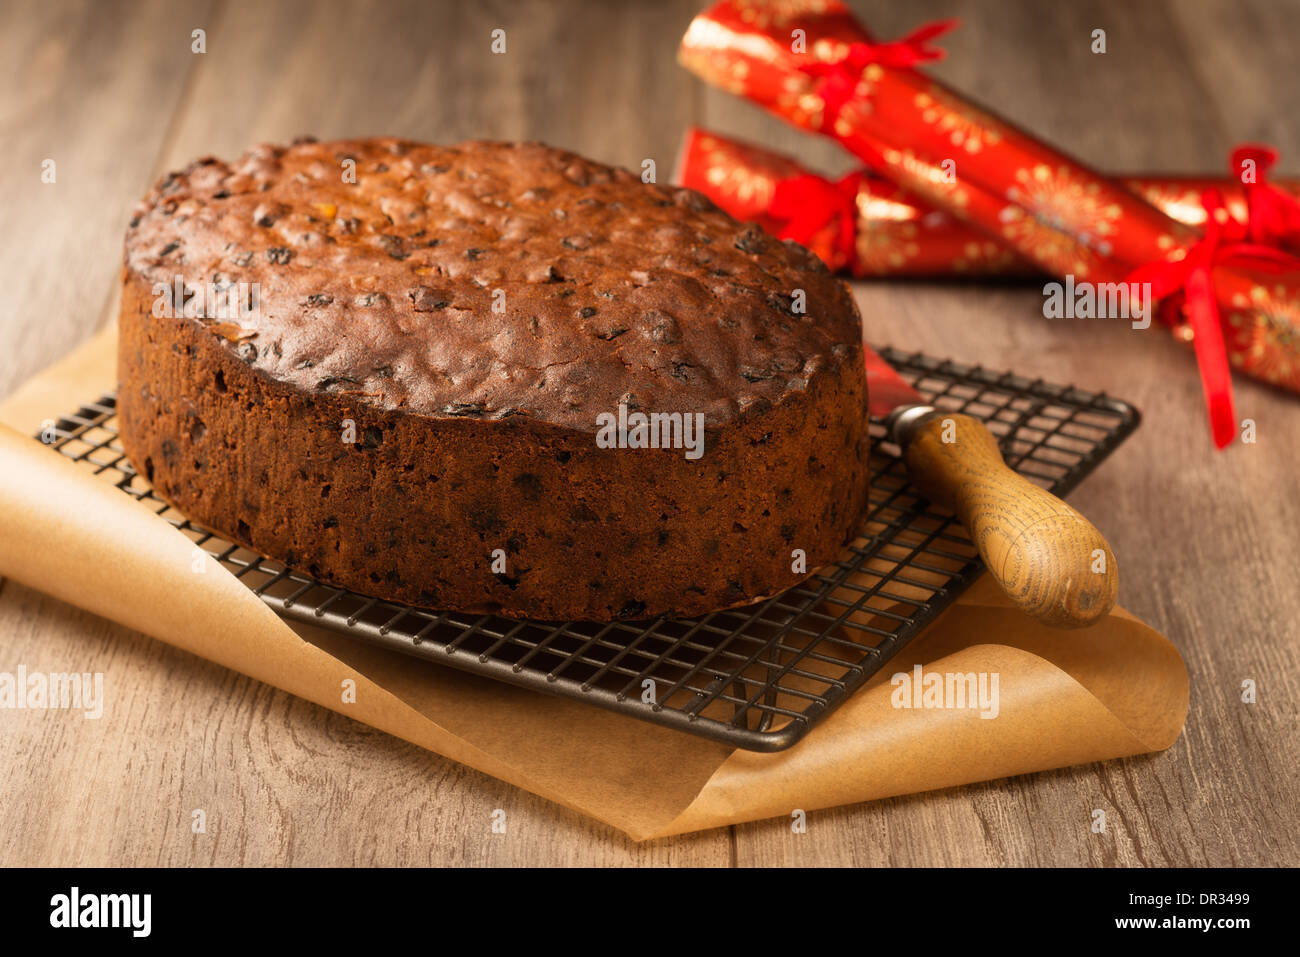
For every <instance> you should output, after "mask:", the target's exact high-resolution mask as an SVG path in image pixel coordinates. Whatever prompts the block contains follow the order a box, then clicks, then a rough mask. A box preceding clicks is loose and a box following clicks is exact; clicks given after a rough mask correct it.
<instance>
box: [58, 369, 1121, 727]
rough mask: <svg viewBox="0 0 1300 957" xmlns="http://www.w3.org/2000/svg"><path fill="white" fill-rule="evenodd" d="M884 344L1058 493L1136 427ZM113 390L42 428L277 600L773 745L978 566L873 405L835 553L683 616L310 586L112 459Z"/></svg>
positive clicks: (844, 692) (393, 642) (436, 657)
mask: <svg viewBox="0 0 1300 957" xmlns="http://www.w3.org/2000/svg"><path fill="white" fill-rule="evenodd" d="M880 351H881V355H882V356H883V357H884V358H885V359H886V360H887V361H888V362H889V363H890V364H891V365H893V366H894V367H895V368H896V369H897V370H898V371H899V372H900V373H901V374H902V375H903V377H904V378H905V379H908V380H909V381H911V382H912V384H913V385H914V386H915V387H916V389H917V390H918V391H919V392H921V393H922V394H923V395H925V396H927V397H928V398H929V399H930V400H931V402H932V403H933V404H934V405H935V406H936V407H938V408H941V409H950V410H954V411H960V412H965V413H967V414H968V415H972V416H975V417H976V418H979V419H981V420H983V421H984V422H986V423H987V424H988V426H989V428H990V430H991V431H992V432H993V433H994V434H995V435H996V436H998V439H999V441H1000V443H1001V446H1002V451H1003V455H1004V456H1005V458H1006V460H1007V463H1008V464H1009V465H1011V466H1012V467H1013V468H1015V469H1017V470H1018V471H1019V472H1021V473H1022V474H1023V475H1025V476H1026V477H1027V478H1029V479H1030V480H1031V481H1033V482H1035V483H1037V484H1039V485H1042V486H1044V487H1046V488H1049V489H1051V490H1052V491H1053V492H1055V493H1056V494H1058V495H1064V494H1065V493H1067V492H1069V491H1070V490H1071V489H1073V488H1074V487H1075V486H1076V485H1078V483H1079V482H1080V481H1081V480H1082V479H1083V478H1084V477H1085V476H1086V475H1088V473H1090V472H1091V471H1092V470H1093V469H1094V468H1096V466H1097V464H1098V463H1099V462H1100V461H1101V460H1102V459H1103V458H1105V457H1106V456H1107V455H1109V454H1110V453H1111V452H1112V451H1113V450H1114V449H1115V447H1116V446H1118V445H1119V443H1120V442H1122V441H1123V440H1124V439H1125V438H1126V437H1127V436H1128V435H1129V434H1131V433H1132V432H1133V430H1134V429H1135V428H1137V425H1138V422H1139V415H1138V413H1137V411H1136V410H1135V409H1134V408H1133V407H1131V406H1129V405H1127V404H1126V403H1123V402H1120V401H1117V400H1115V399H1111V398H1108V397H1106V396H1105V395H1098V394H1094V393H1089V392H1085V391H1082V390H1080V389H1076V388H1074V387H1071V386H1057V385H1050V384H1048V383H1045V382H1043V381H1041V380H1030V379H1026V378H1023V377H1020V376H1017V375H1014V374H1012V373H1009V372H1007V373H996V372H988V371H986V370H984V369H982V368H979V367H970V366H964V365H960V364H958V363H954V362H951V361H946V360H939V359H934V358H930V357H928V356H925V355H922V354H919V353H912V354H908V353H903V352H899V351H896V350H894V349H890V348H885V349H882V350H880ZM115 415H116V409H115V397H114V396H113V395H112V394H109V395H105V396H103V397H102V398H100V399H99V400H98V401H96V402H92V403H89V404H87V405H85V406H83V407H82V408H81V409H79V410H78V411H77V412H75V413H73V414H71V415H66V416H63V417H62V418H59V419H57V420H49V421H47V422H46V423H45V428H43V429H42V432H41V434H40V435H38V438H40V439H41V440H42V441H44V442H46V444H49V445H52V446H54V447H55V448H57V449H58V450H59V451H60V452H62V453H63V454H64V455H67V456H69V457H70V458H72V459H74V460H76V461H78V462H81V463H85V464H86V466H87V467H88V468H91V469H93V470H94V471H95V472H96V473H97V474H98V475H100V476H101V477H103V478H105V479H108V480H111V481H113V482H114V483H115V484H116V485H117V486H118V487H119V488H121V489H122V490H123V491H125V492H127V493H129V494H131V495H133V496H134V497H135V498H137V499H140V500H141V501H144V502H147V503H149V504H151V505H152V506H154V507H155V509H156V511H157V512H158V514H159V515H161V516H163V517H165V518H166V519H167V520H168V521H170V522H171V523H172V524H173V525H175V526H176V527H177V528H179V529H180V530H181V531H183V532H184V533H185V534H187V535H188V536H189V537H190V538H191V539H193V541H194V542H195V543H196V545H198V546H199V547H201V548H203V549H204V550H205V551H207V552H208V553H209V554H211V555H212V556H213V557H214V558H216V559H217V560H218V561H219V562H221V563H222V564H223V565H224V566H225V567H226V568H227V569H229V570H230V571H231V572H233V573H234V574H235V576H236V577H238V578H239V579H240V580H242V581H243V582H244V583H245V584H246V585H248V587H249V588H250V589H251V590H252V591H253V593H254V594H255V595H257V596H258V597H259V598H261V599H262V600H263V601H264V602H266V603H267V604H268V605H269V606H270V607H271V608H272V609H274V610H275V611H277V612H279V613H280V614H281V615H283V616H285V617H287V618H291V619H297V620H300V621H304V622H308V623H311V624H314V625H319V626H324V627H327V628H330V629H333V630H335V631H338V632H341V633H343V634H346V635H348V636H351V637H353V638H357V639H360V640H363V641H369V642H373V643H377V644H380V645H382V646H385V647H388V648H392V649H394V650H396V651H400V652H404V653H406V654H410V655H416V656H418V657H421V658H425V659H429V660H432V661H436V662H439V663H441V664H445V665H450V666H452V667H456V668H461V669H464V670H466V671H471V672H476V673H478V674H482V675H486V676H488V677H491V678H496V679H498V680H501V681H506V682H509V683H511V684H515V685H522V686H524V687H528V688H533V689H535V690H538V691H544V692H548V693H552V694H559V695H564V696H567V697H571V698H577V699H580V700H583V701H587V702H590V703H592V704H595V705H599V706H601V707H604V708H609V709H611V710H614V711H619V712H622V713H624V714H629V715H632V716H634V717H637V718H640V719H642V720H646V721H651V722H654V723H657V724H663V725H667V726H669V727H673V728H677V729H679V730H683V731H688V732H692V733H694V734H698V735H701V736H703V737H707V738H712V739H715V740H718V741H723V742H725V743H727V744H730V745H733V746H735V747H740V748H746V749H750V750H755V751H778V750H781V749H783V748H788V747H789V746H790V745H792V744H794V743H795V742H796V741H798V740H799V739H800V738H802V737H803V736H804V735H805V734H806V733H807V732H808V730H809V729H810V728H812V727H813V726H814V725H815V724H816V723H817V722H818V721H819V720H820V719H821V718H824V717H825V716H826V715H827V714H829V713H830V711H831V710H832V709H834V708H835V707H836V705H838V704H839V703H841V702H842V701H844V700H845V698H847V697H848V696H849V695H850V694H852V693H853V692H854V691H855V690H856V689H857V688H859V687H861V686H862V685H863V684H864V683H865V682H866V681H867V680H868V679H869V678H870V677H871V676H872V675H873V674H875V673H876V672H877V671H878V670H879V669H880V668H881V667H882V666H883V665H884V664H885V662H886V661H888V660H889V658H890V657H892V656H893V655H894V654H896V653H897V652H898V651H899V650H900V649H901V648H902V647H903V646H904V645H906V644H907V642H908V641H910V640H911V639H912V638H913V637H915V636H916V635H917V634H918V633H919V632H920V631H921V630H922V629H924V628H925V626H926V625H927V624H929V623H930V622H931V621H933V620H934V619H935V617H936V616H937V615H938V614H939V613H940V612H941V611H943V610H944V609H945V608H946V607H947V606H948V605H949V604H950V603H951V602H952V601H953V599H954V598H955V597H956V596H957V595H958V594H959V593H960V592H961V591H962V590H963V589H964V588H966V587H967V586H968V585H969V584H970V583H971V582H972V581H973V580H974V579H975V577H976V576H977V575H978V574H979V571H980V569H981V568H982V563H981V562H980V559H979V557H978V555H977V554H976V550H975V548H974V546H973V545H972V544H971V542H970V539H969V538H968V537H967V536H966V534H965V532H964V530H963V529H962V527H961V526H960V525H959V524H958V523H957V522H956V521H955V520H954V519H953V518H952V516H951V515H950V514H949V513H946V512H944V511H941V510H938V509H936V508H934V507H932V506H931V505H930V504H929V503H928V502H927V501H926V500H925V499H924V498H922V497H921V496H920V495H919V493H917V492H916V491H915V490H914V489H913V488H912V487H911V486H910V484H909V483H908V480H907V474H906V471H905V469H904V467H903V464H902V461H901V460H900V459H899V458H898V449H897V448H895V447H892V446H891V445H890V444H889V443H887V442H885V441H883V439H882V436H883V431H884V430H883V428H882V426H881V424H880V423H879V422H876V421H874V420H873V422H872V424H871V432H872V437H873V439H874V440H875V444H874V449H873V452H872V456H871V468H872V479H871V483H872V484H871V493H870V503H871V507H870V511H869V514H868V517H867V520H866V523H865V525H864V527H863V529H862V530H861V534H860V535H859V537H858V538H857V539H855V540H854V541H853V542H852V543H851V544H850V545H849V546H848V547H847V548H846V549H845V551H844V552H843V553H842V555H841V556H840V558H839V560H838V561H836V562H835V563H834V564H833V565H830V566H827V567H826V568H823V569H821V570H820V571H819V572H818V573H816V574H815V575H813V576H812V577H811V578H810V579H808V580H807V581H805V582H803V583H801V584H799V585H797V586H795V587H794V588H791V589H789V590H788V591H786V592H784V593H782V594H780V595H778V596H776V597H774V598H770V599H768V600H766V601H763V602H760V603H758V604H755V605H752V606H749V607H746V608H738V609H729V610H726V611H719V612H713V613H711V614H708V615H704V616H702V617H699V618H694V619H689V620H670V619H664V618H660V619H657V620H654V621H646V622H625V621H617V622H609V623H593V622H558V623H556V622H532V621H516V620H511V619H507V618H502V617H500V616H496V615H475V614H459V613H455V612H435V611H426V610H424V609H418V608H410V607H406V606H403V605H398V604H394V603H392V602H387V601H382V600H380V599H376V598H369V597H366V596H364V595H359V594H356V593H354V592H349V591H344V590H342V589H339V588H335V587H333V586H329V585H322V584H320V583H318V582H316V581H314V580H312V579H311V578H309V577H308V576H306V575H304V574H302V573H301V572H298V571H295V570H292V569H289V568H286V567H285V566H284V565H283V564H281V563H279V562H276V561H272V560H270V559H266V558H263V557H261V556H258V555H256V554H253V553H252V552H250V551H248V550H247V549H245V548H243V547H241V546H239V545H238V544H235V543H232V542H231V541H229V540H228V539H224V538H222V537H221V536H220V535H217V534H214V533H212V532H209V531H207V530H205V529H202V528H200V527H198V526H196V525H194V524H192V523H190V522H189V521H188V520H187V519H186V518H185V517H184V516H183V515H181V514H179V513H178V512H177V511H176V510H175V509H173V508H172V507H171V506H170V505H168V504H167V503H166V502H164V501H162V500H161V499H160V498H158V497H157V496H155V495H154V494H153V491H152V490H151V489H150V488H149V486H148V484H147V483H146V482H145V480H144V478H143V477H141V476H139V475H137V474H136V472H135V470H134V469H133V468H132V467H131V464H130V463H129V462H128V461H127V460H126V457H125V455H124V454H123V451H122V447H121V445H120V443H119V442H118V441H117V432H116V430H115Z"/></svg>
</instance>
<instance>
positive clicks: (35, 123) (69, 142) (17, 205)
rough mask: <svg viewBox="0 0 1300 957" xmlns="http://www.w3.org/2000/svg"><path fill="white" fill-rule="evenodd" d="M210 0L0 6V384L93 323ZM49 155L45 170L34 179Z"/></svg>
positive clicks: (40, 363)
mask: <svg viewBox="0 0 1300 957" xmlns="http://www.w3.org/2000/svg"><path fill="white" fill-rule="evenodd" d="M209 6H210V4H209V3H208V2H206V0H203V2H192V3H170V2H168V0H146V2H142V3H136V4H132V3H94V2H86V3H47V2H42V0H22V2H19V3H17V4H10V3H7V4H6V10H5V18H4V29H3V30H0V89H2V90H4V91H5V92H4V95H3V96H0V142H3V143H4V144H5V172H4V175H3V176H0V209H3V210H4V211H5V223H6V227H7V228H6V229H5V230H4V232H3V234H2V235H0V262H3V263H4V264H5V281H4V283H0V329H4V330H5V355H4V357H3V359H2V360H0V395H5V394H7V393H9V392H10V391H12V390H13V388H15V387H16V386H17V385H18V384H19V383H21V382H22V381H23V380H24V379H26V378H27V377H28V376H30V375H31V374H32V373H34V372H36V371H37V370H38V369H41V368H43V367H45V366H46V365H48V364H49V363H51V362H52V361H54V360H55V359H56V358H58V357H59V356H61V355H62V354H63V353H65V352H66V351H68V350H69V349H70V348H71V347H72V346H74V345H76V344H77V343H78V342H80V341H81V340H83V339H85V338H86V337H87V336H88V335H89V334H90V332H91V331H92V330H93V329H95V328H96V327H97V326H98V325H99V323H100V321H101V319H102V317H103V316H104V315H105V310H106V309H107V308H108V307H109V304H110V300H114V298H115V293H116V278H117V274H118V271H119V270H120V269H121V262H122V234H123V232H124V231H125V229H126V223H127V220H128V219H129V218H130V215H131V208H132V206H134V205H135V202H136V201H137V200H138V199H139V197H140V196H141V195H143V193H144V190H145V188H146V187H147V186H148V184H149V182H150V181H151V180H152V179H153V178H154V164H155V162H156V160H157V156H158V152H159V149H160V148H161V147H162V144H163V142H164V141H165V139H166V136H167V132H168V121H169V118H170V117H171V116H172V114H173V113H174V111H175V109H176V107H177V104H178V103H179V102H180V100H181V98H182V96H183V91H184V88H185V83H186V78H187V76H188V75H189V72H190V71H191V70H192V69H193V66H194V60H195V57H194V56H193V55H192V54H191V53H190V31H191V30H192V29H194V28H195V27H197V26H200V25H201V24H202V23H203V22H204V20H205V17H206V15H207V10H208V8H209ZM47 159H48V160H53V161H54V164H55V165H54V174H55V182H53V183H44V182H42V179H41V173H42V164H43V163H44V162H45V161H46V160H47Z"/></svg>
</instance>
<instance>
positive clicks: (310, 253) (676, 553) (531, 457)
mask: <svg viewBox="0 0 1300 957" xmlns="http://www.w3.org/2000/svg"><path fill="white" fill-rule="evenodd" d="M353 169H354V170H355V176H354V177H353V176H351V170H353ZM349 178H351V179H354V180H355V182H351V181H349ZM178 276H179V277H182V282H183V283H184V284H185V285H186V286H187V287H188V288H189V289H190V291H191V292H199V293H200V296H199V297H198V299H196V300H195V302H202V291H203V285H204V284H212V286H213V288H214V289H216V290H218V291H220V290H222V289H224V288H226V287H228V286H230V285H231V284H240V283H248V284H250V286H249V287H248V288H249V289H252V288H253V286H252V284H255V287H256V289H257V292H258V295H257V297H256V299H257V301H256V306H257V308H256V310H255V311H248V312H246V313H245V314H241V315H236V316H233V317H232V316H229V315H220V316H218V315H214V314H213V310H212V305H213V301H212V300H211V299H209V301H208V302H207V303H206V304H205V306H200V307H199V309H198V311H199V312H200V314H199V315H197V316H187V315H185V314H183V305H184V304H183V302H181V301H180V300H177V299H176V298H175V297H172V301H171V302H170V304H169V305H170V306H171V309H172V313H173V314H171V315H168V314H167V313H168V309H167V305H168V304H166V303H164V300H165V299H166V294H165V293H164V289H166V288H168V287H172V288H174V287H175V286H176V277H178ZM234 288H235V289H236V290H237V291H238V290H241V287H239V286H238V285H235V286H234ZM796 290H802V291H803V295H804V296H805V297H806V312H801V311H800V309H799V307H798V305H799V297H798V294H797V292H796ZM243 294H244V295H245V300H246V301H247V299H248V298H249V297H250V296H251V295H252V294H251V293H243ZM225 301H226V300H225V299H224V298H223V300H222V302H223V303H224V302H225ZM160 303H164V304H163V305H161V306H160ZM193 306H194V302H192V303H191V311H193ZM119 375H120V382H121V386H120V395H119V410H120V420H121V421H120V426H121V433H122V441H123V443H124V445H125V447H126V451H127V454H128V456H129V457H130V459H131V462H132V463H133V464H134V465H135V467H136V468H137V469H138V470H139V471H140V472H142V473H143V474H144V475H145V476H146V477H147V478H148V479H149V481H150V482H151V483H153V485H154V487H155V489H156V490H157V491H158V493H159V494H160V495H162V496H163V497H164V498H165V499H167V500H168V501H170V502H172V503H173V504H175V505H177V506H178V507H179V508H180V509H181V510H182V511H184V512H185V513H186V514H187V515H188V516H189V517H190V518H191V519H193V520H194V521H195V522H197V523H199V524H201V525H205V526H208V527H210V528H212V529H214V530H216V531H218V532H221V533H223V534H224V535H227V536H229V537H231V538H233V539H234V540H237V541H239V542H241V543H243V544H245V545H247V546H249V547H250V548H252V549H253V550H255V551H257V552H259V553H261V554H264V555H267V556H270V557H272V558H276V559H279V560H282V561H284V562H286V563H288V564H289V565H291V566H293V567H296V568H299V569H302V570H304V571H306V572H308V573H310V574H311V575H313V576H314V577H316V578H318V579H320V580H322V581H325V582H329V583H333V584H336V585H340V586H344V587H348V588H353V589H356V590H358V591H361V592H365V593H367V594H371V595H376V596H380V597H383V598H389V599H394V600H397V601H402V602H408V603H411V604H416V605H423V606H428V607H434V608H439V609H448V610H457V611H494V612H500V613H503V614H506V615H511V616H519V617H529V618H539V619H568V618H585V619H596V620H605V619H610V618H614V617H624V618H643V617H649V616H654V615H659V614H664V613H667V614H675V615H691V614H698V613H701V612H704V611H708V610H711V609H716V608H720V607H725V606H731V605H736V604H742V603H745V602H748V601H751V600H754V599H757V598H759V597H764V596H767V595H770V594H774V593H776V592H778V591H780V590H782V589H784V588H786V587H789V586H790V585H792V584H795V583H796V582H797V581H798V580H799V579H800V578H801V577H804V576H803V575H801V574H798V573H796V572H795V571H794V570H792V569H793V568H794V567H796V566H795V565H794V562H795V557H793V556H792V553H793V551H794V550H795V549H801V550H802V551H803V552H804V554H805V555H806V563H807V564H806V568H807V570H808V571H809V572H811V571H813V570H815V569H816V568H817V567H818V566H819V565H821V564H825V563H826V562H828V561H831V560H832V559H834V557H835V556H836V554H837V552H838V550H839V549H840V548H841V546H842V545H843V544H844V542H845V541H846V539H848V538H849V537H851V534H852V532H853V531H855V530H856V528H857V527H858V524H859V521H860V519H861V516H862V513H863V510H864V508H865V504H866V500H867V452H868V438H867V427H866V414H865V399H866V384H865V379H864V374H863V369H862V352H861V344H860V320H859V317H858V313H857V309H856V307H855V306H854V303H853V300H852V298H851V296H850V295H849V293H848V290H847V289H846V287H845V286H844V285H843V283H841V282H839V281H838V280H836V279H834V278H833V277H832V276H831V275H829V274H828V273H827V271H826V270H825V268H824V267H822V265H821V263H820V262H819V261H818V260H817V259H816V257H814V256H812V255H811V254H809V253H808V252H806V251H805V250H804V249H803V248H802V247H799V246H796V245H793V244H783V243H780V242H777V241H776V240H773V239H770V238H769V237H767V236H765V235H764V234H763V233H761V232H760V231H758V230H757V229H755V228H752V227H748V226H745V225H742V224H740V223H738V222H736V221H735V220H733V219H731V218H730V217H729V216H727V215H725V214H724V213H722V212H720V211H719V210H717V209H716V208H715V207H713V206H712V204H710V203H709V202H708V201H707V200H705V199H704V198H703V197H701V196H699V195H698V194H696V193H693V192H691V191H688V190H683V189H676V188H671V187H664V186H657V185H653V184H650V185H647V184H644V183H642V182H641V180H640V178H639V177H637V176H634V175H633V174H631V173H628V172H626V171H624V170H618V169H612V168H609V167H606V166H602V165H600V164H597V163H594V162H590V161H588V160H585V159H582V158H580V157H578V156H575V155H573V154H571V153H567V152H563V151H560V150H555V149H551V148H549V147H545V146H542V145H538V144H502V143H466V144H462V145H461V146H458V147H437V146H427V145H422V144H417V143H411V142H405V141H400V140H393V139H371V140H355V141H342V142H334V143H315V142H310V141H305V142H300V143H295V144H294V145H293V146H290V147H275V146H261V147H257V148H255V149H254V150H252V151H250V152H249V153H248V154H246V155H245V156H244V157H242V158H241V159H240V160H239V161H238V162H236V163H234V164H226V163H223V162H221V161H218V160H215V159H204V160H200V161H198V162H196V163H194V164H192V165H191V166H190V167H188V168H187V169H185V170H184V171H182V172H179V173H173V174H171V175H170V176H168V177H166V178H165V179H164V180H163V181H162V182H160V183H159V184H158V185H157V186H156V187H155V188H154V189H153V190H152V191H151V192H150V193H149V195H148V196H147V197H146V198H145V199H144V201H143V202H142V204H141V206H140V207H139V209H138V210H137V213H136V215H135V217H134V218H133V220H132V223H131V228H130V230H129V232H128V233H127V239H126V258H125V271H124V288H123V297H122V313H121V346H120V352H119ZM620 401H622V402H624V404H625V405H626V407H627V409H628V410H630V411H632V412H635V411H637V410H640V411H642V412H644V413H651V412H653V413H681V414H683V415H693V414H694V413H702V414H703V416H704V419H703V421H704V450H703V454H702V455H701V456H700V457H698V458H691V457H688V455H687V454H686V450H684V449H682V448H602V447H600V446H599V445H598V443H597V435H598V416H600V415H601V414H616V413H617V412H618V408H619V404H620ZM349 439H353V441H349ZM497 550H500V551H497ZM503 557H504V563H505V564H504V571H503V570H501V569H502V564H501V561H502V558H503Z"/></svg>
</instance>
